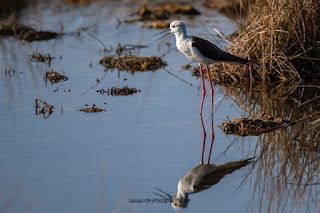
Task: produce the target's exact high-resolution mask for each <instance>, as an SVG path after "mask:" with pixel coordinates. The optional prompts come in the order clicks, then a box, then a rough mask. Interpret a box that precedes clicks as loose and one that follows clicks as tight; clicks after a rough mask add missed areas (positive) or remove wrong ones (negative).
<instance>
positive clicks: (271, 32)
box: [211, 0, 320, 83]
mask: <svg viewBox="0 0 320 213" xmlns="http://www.w3.org/2000/svg"><path fill="white" fill-rule="evenodd" d="M319 7H320V6H319V0H256V1H255V3H254V4H253V5H251V6H250V7H249V8H248V11H247V13H246V14H247V17H246V19H245V21H244V23H242V24H240V32H239V33H237V36H235V37H234V38H233V40H232V44H231V45H230V46H229V50H228V52H230V53H232V54H234V55H237V56H240V57H243V58H248V59H250V60H252V61H253V62H252V64H251V66H241V67H238V66H234V65H226V64H222V65H218V66H212V67H211V70H212V72H213V73H216V72H217V71H218V72H220V73H221V74H220V76H219V77H220V78H218V79H219V80H220V82H222V83H224V82H228V83H230V82H239V81H241V82H253V81H259V82H268V81H273V82H285V81H295V80H299V79H300V75H299V72H303V69H301V70H300V69H297V68H296V67H295V66H294V64H296V63H295V61H294V60H293V59H297V58H300V59H301V58H304V60H309V61H310V60H311V61H312V60H313V59H314V58H318V57H319V49H320V48H319V46H320V45H319V37H320V29H319V24H318V23H320V11H319ZM314 62H317V60H313V63H314ZM300 74H301V73H300ZM216 79H217V78H216Z"/></svg>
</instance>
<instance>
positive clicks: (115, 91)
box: [96, 85, 140, 96]
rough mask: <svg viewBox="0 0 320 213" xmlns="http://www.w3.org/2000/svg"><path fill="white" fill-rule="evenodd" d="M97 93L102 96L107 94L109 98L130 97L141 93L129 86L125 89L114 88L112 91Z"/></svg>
mask: <svg viewBox="0 0 320 213" xmlns="http://www.w3.org/2000/svg"><path fill="white" fill-rule="evenodd" d="M96 92H99V93H101V94H104V93H106V94H107V95H108V96H109V95H111V96H128V95H133V94H134V93H137V92H140V90H137V89H136V88H129V87H128V86H127V85H126V86H124V87H123V88H118V87H112V88H110V89H107V90H104V89H100V90H96Z"/></svg>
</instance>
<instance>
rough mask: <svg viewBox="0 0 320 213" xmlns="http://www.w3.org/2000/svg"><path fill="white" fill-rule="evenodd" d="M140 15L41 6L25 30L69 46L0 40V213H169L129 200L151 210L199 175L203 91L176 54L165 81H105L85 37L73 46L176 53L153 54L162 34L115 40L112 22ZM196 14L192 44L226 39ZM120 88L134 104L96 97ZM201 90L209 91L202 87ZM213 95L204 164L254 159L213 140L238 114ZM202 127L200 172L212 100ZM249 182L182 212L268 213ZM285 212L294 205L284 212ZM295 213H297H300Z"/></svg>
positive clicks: (232, 141) (119, 75)
mask: <svg viewBox="0 0 320 213" xmlns="http://www.w3.org/2000/svg"><path fill="white" fill-rule="evenodd" d="M124 5H126V7H125V8H124V7H123V6H124ZM139 5H140V4H137V5H136V4H135V3H131V2H129V3H128V2H118V3H113V2H98V3H88V4H71V3H65V2H56V3H45V2H39V3H36V4H34V5H28V6H27V7H26V9H24V10H23V11H22V12H21V14H20V16H21V17H22V20H23V21H24V23H27V24H30V25H31V26H33V27H35V28H37V29H41V30H56V31H60V30H62V31H63V32H67V33H68V35H65V36H63V37H61V38H60V39H56V40H50V41H42V42H33V43H26V42H23V41H18V40H16V39H14V38H1V40H0V44H1V53H0V54H1V55H0V61H1V63H0V64H1V67H0V72H1V73H0V74H1V77H0V79H1V83H0V100H1V104H0V117H1V122H0V134H1V143H0V159H1V160H0V170H1V173H0V212H32V213H37V212H39V213H40V212H48V213H49V212H78V213H81V212H151V211H152V212H173V211H174V209H173V208H172V207H171V204H170V203H167V204H164V203H152V201H147V203H130V202H129V200H131V199H142V200H145V199H150V200H153V198H160V197H158V196H157V195H155V194H154V193H153V192H157V190H156V188H155V187H158V188H160V189H161V190H163V191H165V192H167V193H169V194H171V195H175V194H176V193H177V184H178V182H179V180H180V179H182V178H183V177H184V176H185V175H186V174H187V173H188V172H189V171H190V170H191V169H192V168H194V167H196V166H197V165H198V164H199V162H200V160H201V151H202V140H203V132H202V127H201V121H200V117H199V107H200V102H201V87H200V86H201V82H200V79H199V78H196V77H194V76H192V74H191V71H190V70H183V69H182V68H181V66H182V65H186V64H187V63H189V61H188V59H187V58H185V57H184V56H183V55H182V54H181V53H179V52H177V51H176V50H173V51H171V52H170V53H168V54H167V55H166V56H165V57H164V58H163V59H164V60H165V61H166V62H167V64H168V66H166V68H165V69H166V70H164V69H159V70H156V71H154V72H152V71H148V72H136V73H134V74H131V73H129V72H124V71H120V72H119V71H118V70H113V71H112V70H108V71H106V72H105V71H104V68H103V67H102V66H101V65H99V60H100V59H101V58H102V57H103V56H104V53H103V52H102V48H103V47H102V45H101V44H100V43H99V42H98V41H97V40H96V39H94V38H92V37H91V36H89V35H88V34H86V33H84V32H81V33H80V35H77V34H72V32H77V31H78V30H79V28H85V27H88V32H90V33H91V34H93V35H95V36H96V37H97V38H99V39H100V40H101V41H102V42H103V43H104V44H106V46H109V45H111V46H112V47H116V46H117V44H118V43H121V44H144V45H148V47H147V48H144V49H141V50H140V52H139V55H141V56H149V55H161V54H162V53H164V52H166V51H167V50H168V49H170V48H171V47H173V45H174V44H175V40H174V37H173V36H171V37H166V38H165V39H163V40H161V41H158V42H154V40H155V39H156V38H155V37H152V35H154V34H155V33H157V32H159V31H157V30H152V29H147V28H143V27H142V26H141V23H134V24H121V25H120V26H119V28H117V21H116V19H115V18H114V17H115V16H116V17H119V18H120V19H122V20H123V19H125V18H130V17H129V14H131V13H132V11H133V9H134V10H136V9H137V8H138V7H139ZM197 6H198V9H199V10H200V11H202V12H203V13H204V15H203V16H200V17H196V18H195V19H190V20H189V18H187V17H181V19H185V20H186V22H187V23H188V24H189V25H190V26H191V27H190V29H189V33H190V34H196V35H199V36H206V37H208V38H209V39H211V40H214V39H217V37H215V36H214V35H215V34H214V33H213V30H212V29H211V27H212V26H215V27H216V28H218V29H219V30H220V31H221V32H222V33H224V34H225V35H228V34H230V33H232V32H233V31H234V23H233V22H232V21H231V20H228V19H227V18H224V17H222V16H220V15H218V14H217V13H215V12H213V11H208V10H206V9H205V8H204V7H202V6H201V5H200V4H199V5H197ZM209 20H210V21H209ZM203 33H205V34H206V35H203ZM210 33H212V34H214V35H210ZM166 43H169V44H170V45H171V46H168V45H167V44H166ZM221 45H223V43H222V44H221ZM37 50H38V51H40V52H41V53H43V54H46V53H50V54H51V55H52V56H54V57H56V59H54V60H52V62H51V66H50V67H48V65H47V64H44V63H40V62H38V63H36V62H30V60H29V58H30V57H29V55H30V54H32V53H33V52H35V51H37ZM91 61H92V68H91V67H90V66H89V64H90V62H91ZM192 65H193V66H196V64H192ZM10 67H13V68H14V69H15V70H16V72H15V74H14V76H13V77H10V76H8V75H6V76H5V68H6V69H8V68H10ZM45 69H47V70H51V69H53V70H54V71H56V72H59V73H61V74H64V75H66V76H67V77H68V78H69V79H68V80H67V81H65V82H60V83H57V84H54V85H51V84H50V83H47V84H46V83H45V80H44V73H45ZM97 78H98V79H100V82H99V83H97ZM124 78H126V79H127V80H126V81H125V80H123V79H124ZM181 79H182V80H181ZM125 85H127V86H128V87H134V88H137V89H140V90H141V92H139V93H136V94H134V95H132V96H126V97H122V96H107V95H106V94H104V95H102V94H100V93H97V92H96V90H97V89H102V88H104V89H107V88H111V87H123V86H125ZM206 86H207V88H208V89H207V91H209V85H208V83H207V82H206ZM57 88H58V90H57V91H56V92H54V90H56V89H57ZM69 89H70V92H69ZM214 89H215V95H214V101H216V104H215V105H214V110H215V113H214V116H213V117H214V124H213V125H214V131H215V141H214V143H213V150H212V157H211V163H215V164H225V163H228V162H230V161H238V160H242V159H246V158H249V157H253V156H254V155H255V149H256V148H257V147H259V146H258V145H257V140H258V138H256V137H252V138H250V137H248V138H246V140H242V139H241V138H238V137H236V136H225V135H224V133H223V132H222V130H221V129H220V128H218V126H219V125H220V123H221V122H223V121H227V116H228V117H229V118H230V119H231V120H232V119H234V118H240V117H244V116H246V114H245V112H244V110H243V109H242V108H240V107H239V106H238V104H236V103H235V102H234V99H233V98H230V97H231V96H226V95H225V93H224V90H223V89H221V88H219V87H215V88H214ZM35 99H40V100H43V101H45V102H47V103H48V104H50V105H53V106H54V109H53V111H54V112H53V113H52V114H51V115H50V116H49V117H48V118H47V119H44V118H43V116H42V115H36V114H35V108H34V104H35ZM105 103H106V104H105ZM85 104H88V105H89V106H91V105H92V104H95V105H96V106H97V107H100V108H102V109H105V110H106V111H104V112H100V113H84V112H80V111H78V109H79V108H84V107H85ZM61 107H62V108H63V113H62V115H61ZM203 121H204V126H205V128H206V132H207V141H206V142H207V144H206V150H205V151H206V152H205V156H204V160H205V161H206V160H207V157H208V149H209V146H210V136H211V121H210V93H209V92H208V93H207V98H206V99H205V103H204V113H203ZM255 170H256V169H253V168H252V166H251V165H249V166H246V167H244V168H241V169H239V170H237V171H235V172H233V173H232V174H230V175H227V176H225V178H223V179H222V180H221V181H220V182H219V183H218V184H216V185H214V186H212V187H211V188H210V189H208V190H204V191H202V192H199V193H197V194H193V195H190V197H189V198H190V203H189V205H188V207H187V208H186V209H185V210H183V211H185V212H195V211H198V212H200V211H203V212H204V211H206V212H208V211H212V210H215V211H216V212H257V211H259V210H260V211H262V212H268V204H266V205H262V207H261V209H260V204H261V203H260V198H261V196H260V197H259V196H253V195H252V190H253V182H255V181H256V180H258V178H257V177H256V176H255V175H254V174H255ZM255 178H257V179H255ZM261 184H263V182H262V183H261ZM261 199H262V201H261V202H262V203H264V202H266V201H265V198H261ZM156 202H157V201H156ZM292 202H293V201H292ZM285 205H287V204H285ZM288 205H289V206H290V205H292V203H291V201H289V204H288ZM300 210H301V212H304V208H301V209H298V211H300ZM285 211H286V210H285Z"/></svg>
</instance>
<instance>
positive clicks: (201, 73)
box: [199, 64, 206, 115]
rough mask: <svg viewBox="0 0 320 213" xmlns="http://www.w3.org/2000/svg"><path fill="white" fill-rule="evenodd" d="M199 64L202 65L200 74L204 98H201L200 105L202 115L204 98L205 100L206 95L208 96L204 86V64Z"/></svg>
mask: <svg viewBox="0 0 320 213" xmlns="http://www.w3.org/2000/svg"><path fill="white" fill-rule="evenodd" d="M199 66H200V75H201V81H202V100H201V106H200V115H201V114H202V106H203V100H204V97H205V96H206V88H205V86H204V81H203V71H202V66H201V64H199Z"/></svg>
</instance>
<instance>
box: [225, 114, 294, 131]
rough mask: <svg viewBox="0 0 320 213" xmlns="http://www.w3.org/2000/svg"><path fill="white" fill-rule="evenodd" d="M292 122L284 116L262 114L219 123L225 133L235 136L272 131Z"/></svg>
mask: <svg viewBox="0 0 320 213" xmlns="http://www.w3.org/2000/svg"><path fill="white" fill-rule="evenodd" d="M292 124H294V122H289V121H288V120H286V119H284V118H274V117H271V116H269V115H266V114H263V115H262V118H261V119H259V118H241V119H234V120H232V121H230V122H223V123H221V125H220V126H221V128H222V130H223V131H224V133H225V134H234V135H237V136H248V135H254V136H257V135H261V134H263V133H267V132H272V131H274V130H276V129H278V128H284V127H287V126H289V125H292Z"/></svg>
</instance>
